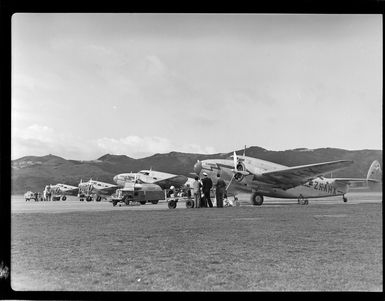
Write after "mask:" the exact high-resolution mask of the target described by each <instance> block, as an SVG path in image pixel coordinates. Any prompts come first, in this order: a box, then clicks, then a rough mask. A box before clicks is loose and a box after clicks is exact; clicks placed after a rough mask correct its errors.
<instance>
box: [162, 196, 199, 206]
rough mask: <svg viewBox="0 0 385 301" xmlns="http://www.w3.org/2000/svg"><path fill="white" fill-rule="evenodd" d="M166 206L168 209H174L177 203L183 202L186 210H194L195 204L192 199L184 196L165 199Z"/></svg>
mask: <svg viewBox="0 0 385 301" xmlns="http://www.w3.org/2000/svg"><path fill="white" fill-rule="evenodd" d="M166 201H167V206H168V208H169V209H175V208H176V206H177V204H178V203H179V202H181V201H182V202H185V204H186V208H194V207H195V202H194V199H192V198H189V197H186V196H176V197H170V198H167V199H166Z"/></svg>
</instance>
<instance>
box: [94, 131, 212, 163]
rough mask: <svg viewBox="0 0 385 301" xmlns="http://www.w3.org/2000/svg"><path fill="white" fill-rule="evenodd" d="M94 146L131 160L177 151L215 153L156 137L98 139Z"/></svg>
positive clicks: (208, 147)
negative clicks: (128, 157)
mask: <svg viewBox="0 0 385 301" xmlns="http://www.w3.org/2000/svg"><path fill="white" fill-rule="evenodd" d="M96 145H97V147H98V148H99V149H100V150H103V151H104V152H105V153H112V154H116V155H121V154H123V155H128V156H130V157H133V158H139V157H145V156H150V155H153V154H155V153H167V152H171V151H179V152H185V153H204V154H211V153H214V152H215V149H214V147H212V146H204V147H202V146H200V145H197V144H183V145H175V144H174V143H173V142H171V141H170V140H169V139H167V138H163V137H157V136H145V137H139V136H127V137H124V138H107V137H104V138H100V139H97V140H96Z"/></svg>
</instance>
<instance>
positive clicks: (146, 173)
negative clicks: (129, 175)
mask: <svg viewBox="0 0 385 301" xmlns="http://www.w3.org/2000/svg"><path fill="white" fill-rule="evenodd" d="M139 173H140V174H142V175H145V176H148V175H149V174H150V173H149V172H148V171H139Z"/></svg>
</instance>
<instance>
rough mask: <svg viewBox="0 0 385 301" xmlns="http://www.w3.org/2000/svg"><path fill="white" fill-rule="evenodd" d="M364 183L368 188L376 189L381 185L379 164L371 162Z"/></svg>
mask: <svg viewBox="0 0 385 301" xmlns="http://www.w3.org/2000/svg"><path fill="white" fill-rule="evenodd" d="M366 181H367V183H368V186H369V187H370V188H372V189H373V188H377V187H379V186H380V185H381V184H382V170H381V165H380V162H378V161H377V160H375V161H373V162H372V164H371V165H370V167H369V170H368V175H367V176H366Z"/></svg>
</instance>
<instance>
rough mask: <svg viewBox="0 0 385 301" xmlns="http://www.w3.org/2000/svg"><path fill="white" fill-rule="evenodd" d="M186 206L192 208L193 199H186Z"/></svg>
mask: <svg viewBox="0 0 385 301" xmlns="http://www.w3.org/2000/svg"><path fill="white" fill-rule="evenodd" d="M186 208H194V201H193V200H187V201H186Z"/></svg>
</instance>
